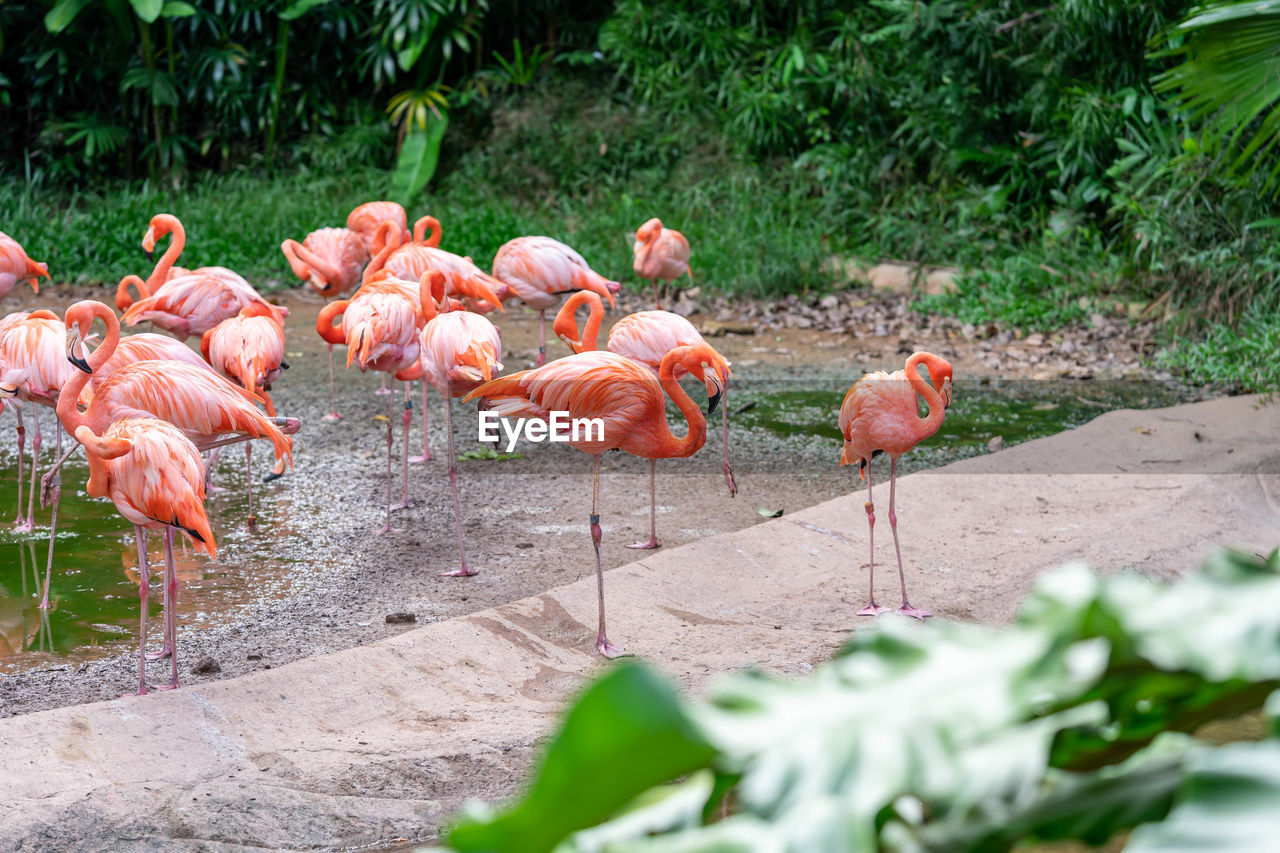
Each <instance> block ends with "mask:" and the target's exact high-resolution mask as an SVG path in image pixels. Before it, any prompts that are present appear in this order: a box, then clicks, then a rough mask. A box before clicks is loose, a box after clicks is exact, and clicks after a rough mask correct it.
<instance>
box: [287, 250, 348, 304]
mask: <svg viewBox="0 0 1280 853" xmlns="http://www.w3.org/2000/svg"><path fill="white" fill-rule="evenodd" d="M290 242H292V243H293V245H292V246H291V247H290V248H291V249H293V253H294V254H295V255H296V256H297V257H298V260H300V261H302V262H303V263H304V264H306V265H307V266H309V267H310V268H311V269H312V270H314V271H315V272H318V273H319V274H320V277H321V278H323V279H324V280H325V285H324V287H320V286H319V285H317V284H316V281H315V278H314V277H313V276H308V277H307V282H308V283H309V284H310V285H311V287H312V288H314V289H315V291H316V292H317V293H325V292H327V291H329V290H332V289H333V288H334V287H336V286H337V283H338V279H340V278H342V273H341V272H340V271H339V270H338V268H337V267H336V266H334V265H333V264H331V263H329V261H328V259H326V258H322V257H321V256H320V255H318V254H316V253H315V252H313V251H311V250H310V249H308V248H307V245H306V243H298V242H296V241H290Z"/></svg>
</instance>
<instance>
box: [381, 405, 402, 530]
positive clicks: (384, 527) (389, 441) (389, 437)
mask: <svg viewBox="0 0 1280 853" xmlns="http://www.w3.org/2000/svg"><path fill="white" fill-rule="evenodd" d="M395 401H396V398H395V397H394V396H389V397H387V523H386V524H384V525H382V529H381V530H379V531H378V532H379V533H399V532H400V529H399V528H398V527H392V526H391V445H392V435H391V432H392V429H391V417H392V415H393V414H394V413H395Z"/></svg>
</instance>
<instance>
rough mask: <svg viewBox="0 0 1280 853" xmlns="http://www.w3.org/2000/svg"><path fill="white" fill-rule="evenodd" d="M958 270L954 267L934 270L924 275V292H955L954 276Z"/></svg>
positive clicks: (931, 294) (933, 293)
mask: <svg viewBox="0 0 1280 853" xmlns="http://www.w3.org/2000/svg"><path fill="white" fill-rule="evenodd" d="M959 272H960V271H959V270H954V269H940V270H934V271H933V272H931V273H929V274H928V275H927V276H925V277H924V292H925V293H927V294H929V295H930V296H938V295H941V294H943V293H955V291H956V276H957V275H958V274H959Z"/></svg>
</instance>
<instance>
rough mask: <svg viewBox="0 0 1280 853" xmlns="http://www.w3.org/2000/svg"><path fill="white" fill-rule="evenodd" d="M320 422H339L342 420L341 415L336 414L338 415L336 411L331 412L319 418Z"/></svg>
mask: <svg viewBox="0 0 1280 853" xmlns="http://www.w3.org/2000/svg"><path fill="white" fill-rule="evenodd" d="M321 420H324V421H340V420H342V415H340V414H338V413H337V411H336V410H335V411H332V412H330V413H329V414H327V415H325V416H324V417H323V418H321Z"/></svg>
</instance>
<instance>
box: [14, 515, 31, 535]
mask: <svg viewBox="0 0 1280 853" xmlns="http://www.w3.org/2000/svg"><path fill="white" fill-rule="evenodd" d="M35 529H36V526H35V524H34V523H33V521H32V519H30V518H26V519H22V520H21V521H18V522H16V523H15V524H14V525H13V532H14V533H30V532H31V531H32V530H35Z"/></svg>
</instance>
